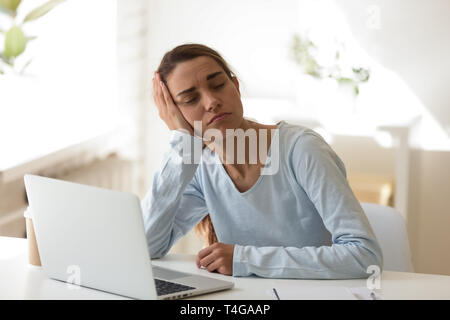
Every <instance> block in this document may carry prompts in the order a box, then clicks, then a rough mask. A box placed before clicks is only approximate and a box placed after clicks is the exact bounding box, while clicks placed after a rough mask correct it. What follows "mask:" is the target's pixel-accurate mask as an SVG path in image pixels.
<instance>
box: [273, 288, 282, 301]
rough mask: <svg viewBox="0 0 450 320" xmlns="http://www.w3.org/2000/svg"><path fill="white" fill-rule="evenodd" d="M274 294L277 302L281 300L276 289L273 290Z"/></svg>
mask: <svg viewBox="0 0 450 320" xmlns="http://www.w3.org/2000/svg"><path fill="white" fill-rule="evenodd" d="M272 290H273V293H274V294H275V297H276V298H277V300H280V296H279V295H278V292H277V290H276V289H275V288H272Z"/></svg>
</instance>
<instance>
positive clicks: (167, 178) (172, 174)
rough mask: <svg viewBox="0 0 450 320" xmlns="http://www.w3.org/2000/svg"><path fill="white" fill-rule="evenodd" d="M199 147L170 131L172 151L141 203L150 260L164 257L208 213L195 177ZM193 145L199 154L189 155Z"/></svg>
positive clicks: (190, 137) (198, 141)
mask: <svg viewBox="0 0 450 320" xmlns="http://www.w3.org/2000/svg"><path fill="white" fill-rule="evenodd" d="M196 144H197V145H196ZM201 144H202V141H201V139H199V138H194V137H192V136H190V135H189V134H187V133H183V132H181V131H173V133H172V138H171V141H170V146H171V148H170V150H169V151H168V152H167V153H166V154H165V157H164V161H163V165H162V168H161V170H160V171H158V172H156V173H155V175H154V177H153V184H152V187H151V189H150V190H149V191H148V192H147V194H146V196H145V197H144V198H143V199H142V201H141V208H142V214H143V219H144V227H145V234H146V238H147V245H148V248H149V252H150V256H151V257H152V259H153V258H160V257H163V256H164V255H165V254H167V252H168V251H169V250H170V248H171V247H172V246H173V245H174V244H175V242H176V241H177V240H179V239H180V238H181V237H182V236H184V235H185V234H186V233H187V232H189V230H191V229H192V228H193V227H194V226H195V225H196V224H197V223H198V222H199V221H200V220H201V219H203V217H204V216H206V214H207V208H206V205H205V200H204V197H203V193H202V191H201V188H200V187H199V184H198V181H197V179H196V177H195V172H196V170H197V167H198V162H199V157H198V156H199V155H200V153H201V148H198V146H199V145H200V146H201ZM194 145H196V146H197V150H199V151H200V152H197V153H195V152H194V153H192V152H191V150H192V149H195V148H193V146H194ZM194 155H195V156H196V158H194Z"/></svg>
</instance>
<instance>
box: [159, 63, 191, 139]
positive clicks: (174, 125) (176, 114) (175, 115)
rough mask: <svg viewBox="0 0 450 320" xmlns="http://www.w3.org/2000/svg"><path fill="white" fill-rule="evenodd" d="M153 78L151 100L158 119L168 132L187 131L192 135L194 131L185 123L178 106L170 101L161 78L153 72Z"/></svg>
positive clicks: (170, 98)
mask: <svg viewBox="0 0 450 320" xmlns="http://www.w3.org/2000/svg"><path fill="white" fill-rule="evenodd" d="M154 75H155V76H154V78H153V99H154V100H155V104H156V107H157V108H158V113H159V117H160V118H161V119H162V120H163V121H164V122H165V123H166V125H167V127H169V129H170V130H180V129H184V130H187V131H188V132H189V133H190V134H191V135H194V129H193V128H192V126H191V125H190V124H189V122H187V121H186V119H185V118H184V116H183V114H182V113H181V111H180V109H178V106H177V105H176V104H175V102H174V101H173V99H172V96H171V95H170V92H169V90H168V89H167V87H166V86H165V84H164V82H163V81H162V80H161V76H160V75H159V74H158V73H157V72H155V74H154Z"/></svg>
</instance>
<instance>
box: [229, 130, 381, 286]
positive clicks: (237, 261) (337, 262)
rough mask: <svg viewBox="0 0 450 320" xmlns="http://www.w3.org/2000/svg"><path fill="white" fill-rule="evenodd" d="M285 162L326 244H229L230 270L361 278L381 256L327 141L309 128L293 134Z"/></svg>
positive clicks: (245, 273) (275, 275)
mask: <svg viewBox="0 0 450 320" xmlns="http://www.w3.org/2000/svg"><path fill="white" fill-rule="evenodd" d="M290 165H291V166H292V171H293V173H294V178H295V180H296V181H297V183H298V184H299V185H300V186H301V187H302V188H303V189H304V191H305V192H306V194H307V196H308V197H309V199H310V201H311V202H312V203H313V204H314V207H315V208H316V209H317V212H318V214H319V215H320V216H321V218H322V220H323V222H324V225H325V227H326V228H327V230H328V231H329V232H330V233H331V235H332V245H331V246H320V247H299V248H297V247H255V246H240V245H236V246H235V251H234V258H233V259H234V261H233V275H234V276H248V275H252V274H254V275H258V276H262V277H272V278H302V279H351V278H367V277H368V276H369V275H370V274H369V273H367V268H368V267H369V266H370V265H376V266H378V267H379V268H380V270H381V269H382V265H383V256H382V252H381V248H380V246H379V244H378V242H377V240H376V238H375V235H374V233H373V230H372V228H371V226H370V224H369V221H368V219H367V217H366V215H365V213H364V211H363V210H362V208H361V205H360V203H359V201H358V200H357V199H356V197H355V196H354V194H353V192H352V190H351V188H350V186H349V184H348V182H347V179H346V172H345V167H344V164H343V163H342V161H341V160H340V159H339V157H338V156H337V155H336V154H335V153H334V151H333V150H332V149H331V148H330V146H329V145H328V144H327V143H326V142H325V141H324V140H323V139H322V138H321V137H320V136H318V135H316V134H315V133H313V132H309V133H307V134H305V135H302V136H301V137H300V138H298V139H297V140H296V142H295V144H294V147H293V149H292V153H291V156H290Z"/></svg>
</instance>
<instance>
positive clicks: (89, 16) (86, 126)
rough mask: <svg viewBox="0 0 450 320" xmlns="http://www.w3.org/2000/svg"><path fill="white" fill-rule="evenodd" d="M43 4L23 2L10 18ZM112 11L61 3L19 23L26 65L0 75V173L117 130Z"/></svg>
mask: <svg viewBox="0 0 450 320" xmlns="http://www.w3.org/2000/svg"><path fill="white" fill-rule="evenodd" d="M44 2H45V1H39V2H38V1H26V0H25V1H23V3H22V4H21V6H20V8H19V14H18V17H17V18H18V19H17V20H18V21H22V19H23V16H24V15H25V14H26V13H28V12H29V11H31V10H32V9H33V8H35V7H36V6H38V5H40V4H42V3H44ZM116 5H117V3H116V1H111V0H96V1H88V0H78V1H66V2H64V3H62V4H61V5H59V6H58V7H56V8H55V9H53V10H52V11H50V12H49V13H48V14H47V15H45V16H43V17H42V18H41V19H39V20H36V21H33V22H30V23H28V24H25V25H24V32H25V34H26V35H27V36H37V38H36V39H34V40H31V41H29V43H28V46H27V49H26V51H25V52H24V54H23V55H22V56H20V57H19V58H20V59H21V60H22V61H28V60H29V59H32V60H31V64H30V65H29V66H28V68H27V69H26V72H25V73H26V74H25V75H24V76H18V75H14V74H8V75H2V76H0V150H1V157H0V170H2V169H5V168H8V167H11V166H14V165H17V164H19V163H22V162H25V161H28V160H31V159H33V158H36V157H40V156H42V155H45V154H48V153H50V152H53V151H56V150H60V149H63V148H65V147H67V146H70V145H73V144H76V143H80V142H82V141H85V140H87V139H90V138H93V137H96V136H98V135H100V134H103V133H105V132H108V131H109V130H111V129H114V128H115V127H116V126H117V125H118V116H117V114H118V106H117V105H118V104H117V100H118V99H117V75H116V72H117V63H116V20H117V19H116ZM3 21H4V20H1V21H0V22H2V23H3ZM0 49H2V48H0ZM18 60H19V59H18Z"/></svg>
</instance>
